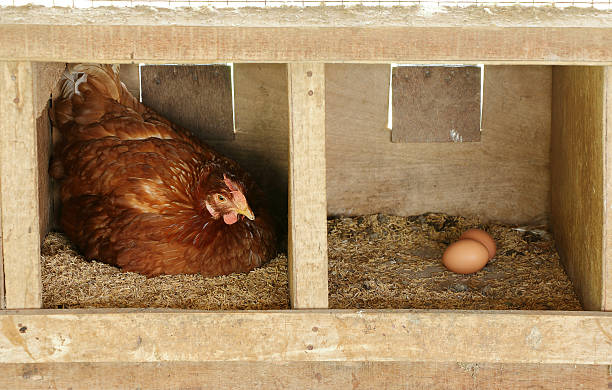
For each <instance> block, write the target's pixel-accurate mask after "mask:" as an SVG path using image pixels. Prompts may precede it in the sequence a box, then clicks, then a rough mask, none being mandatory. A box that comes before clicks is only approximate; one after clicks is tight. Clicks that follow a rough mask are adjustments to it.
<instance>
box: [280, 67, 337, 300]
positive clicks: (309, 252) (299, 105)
mask: <svg viewBox="0 0 612 390" xmlns="http://www.w3.org/2000/svg"><path fill="white" fill-rule="evenodd" d="M287 71H288V76H287V77H288V80H289V86H288V87H289V238H288V241H289V243H288V257H289V294H290V300H291V307H293V308H295V309H311V308H327V303H328V301H327V293H328V290H327V214H326V191H325V65H324V64H314V63H291V64H288V66H287Z"/></svg>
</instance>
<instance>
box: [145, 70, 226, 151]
mask: <svg viewBox="0 0 612 390" xmlns="http://www.w3.org/2000/svg"><path fill="white" fill-rule="evenodd" d="M140 72H141V80H142V102H143V104H144V105H145V106H147V107H150V108H152V109H154V110H155V111H157V112H159V113H160V114H162V115H163V116H164V117H166V118H167V119H168V120H170V121H171V122H173V123H176V124H177V125H179V126H182V127H184V128H186V129H189V130H190V131H191V132H192V133H194V134H196V135H198V136H199V137H201V138H203V139H225V140H231V139H234V113H233V111H234V108H233V105H232V80H231V69H230V67H229V66H227V65H191V66H187V65H157V66H154V65H147V66H143V67H142V68H141V69H140Z"/></svg>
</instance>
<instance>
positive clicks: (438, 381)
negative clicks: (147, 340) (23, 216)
mask: <svg viewBox="0 0 612 390" xmlns="http://www.w3.org/2000/svg"><path fill="white" fill-rule="evenodd" d="M228 373H231V375H228ZM611 382H612V373H609V371H608V366H605V365H600V366H594V365H574V364H503V363H479V362H460V363H437V362H436V363H411V362H154V363H34V364H0V388H2V389H20V390H39V389H72V390H80V389H83V390H96V389H104V390H113V389H138V388H140V389H147V390H167V389H230V388H231V389H234V390H255V389H266V390H267V389H312V388H316V389H317V390H327V389H329V390H337V389H340V388H345V387H346V385H344V384H348V383H350V384H351V385H352V388H355V389H453V390H455V389H472V390H478V389H504V390H521V389H525V388H529V389H540V390H545V389H551V390H557V389H578V388H580V389H606V388H609V387H608V386H609V383H611Z"/></svg>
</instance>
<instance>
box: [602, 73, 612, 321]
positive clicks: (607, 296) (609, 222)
mask: <svg viewBox="0 0 612 390" xmlns="http://www.w3.org/2000/svg"><path fill="white" fill-rule="evenodd" d="M605 77H606V78H605V84H604V88H605V91H606V97H605V99H606V100H605V101H606V103H605V106H604V108H605V110H606V113H605V126H606V128H605V130H604V131H605V134H606V138H605V139H606V141H605V142H606V143H605V148H606V150H605V155H604V159H605V164H606V167H605V170H606V173H605V175H604V185H605V191H606V192H605V205H606V209H605V211H604V212H605V220H604V223H605V225H604V229H605V230H604V245H605V247H604V252H603V259H602V261H603V290H604V293H603V310H606V311H612V155H611V154H610V153H612V67H610V66H608V67H606V68H605Z"/></svg>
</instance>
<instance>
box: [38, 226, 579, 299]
mask: <svg viewBox="0 0 612 390" xmlns="http://www.w3.org/2000/svg"><path fill="white" fill-rule="evenodd" d="M470 227H480V228H483V229H485V230H487V231H489V232H490V233H491V235H492V236H493V238H494V239H495V240H496V242H497V245H498V252H497V254H496V256H495V257H494V258H493V259H492V260H491V261H490V262H489V264H488V265H487V266H486V267H485V268H484V269H483V270H482V271H479V272H477V273H475V274H472V275H458V274H454V273H452V272H449V271H447V270H446V269H445V268H444V267H443V266H442V265H441V260H440V259H441V256H442V253H443V251H444V249H445V248H446V246H447V245H448V244H449V243H451V242H453V241H454V240H456V239H457V238H458V237H459V235H460V234H461V232H463V231H464V230H466V229H468V228H470ZM328 248H329V252H328V256H329V291H330V294H329V299H330V307H331V308H394V309H398V308H419V309H521V310H547V309H548V310H581V306H580V303H579V302H578V300H577V297H576V295H575V293H574V290H573V287H572V284H571V282H570V280H569V278H568V277H567V275H566V274H565V272H564V271H563V267H562V266H561V264H560V262H559V257H558V255H557V253H556V251H555V247H554V241H553V240H552V237H551V236H550V234H549V233H548V232H547V231H546V230H544V229H543V228H542V227H514V226H509V225H503V224H493V223H492V224H482V223H480V221H479V220H478V219H477V218H466V217H458V216H448V215H444V214H426V215H420V216H413V217H396V216H389V215H381V214H378V215H369V216H361V217H352V218H334V219H330V220H329V221H328ZM42 274H43V302H44V307H45V308H58V307H59V308H91V307H132V308H134V307H165V308H183V309H201V310H241V309H287V308H289V293H288V284H287V257H286V255H284V254H279V255H278V256H277V257H276V258H275V259H273V260H272V261H270V262H269V263H267V264H266V265H265V266H263V267H261V268H259V269H256V270H254V271H252V272H250V273H248V274H234V275H229V276H222V277H215V278H205V277H202V276H200V275H173V276H159V277H155V278H149V279H148V278H146V277H144V276H142V275H138V274H134V273H131V272H122V271H121V270H119V269H117V268H115V267H112V266H109V265H106V264H102V263H99V262H96V261H93V262H88V261H86V260H84V259H83V257H82V256H80V255H79V254H78V253H77V251H76V250H75V248H74V247H73V246H72V244H71V243H70V242H69V241H68V240H67V239H66V237H65V236H63V235H62V234H60V233H50V234H49V235H48V236H47V237H46V239H45V241H44V244H43V250H42Z"/></svg>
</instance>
